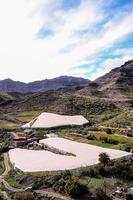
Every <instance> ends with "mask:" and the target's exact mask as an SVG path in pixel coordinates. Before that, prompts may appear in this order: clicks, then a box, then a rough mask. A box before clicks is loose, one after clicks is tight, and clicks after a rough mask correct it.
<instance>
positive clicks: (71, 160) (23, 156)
mask: <svg viewBox="0 0 133 200" xmlns="http://www.w3.org/2000/svg"><path fill="white" fill-rule="evenodd" d="M41 143H44V144H47V145H49V146H52V147H54V148H58V149H60V150H63V151H66V152H71V153H73V154H75V155H76V156H75V157H74V156H66V155H59V154H54V153H52V152H49V151H45V150H40V151H35V150H27V149H12V150H10V151H9V156H10V161H11V162H12V163H14V165H15V167H17V168H19V169H21V170H22V171H24V172H37V171H56V170H65V169H75V168H79V167H82V166H89V165H94V164H97V163H98V158H99V154H100V153H101V152H106V153H107V154H109V156H110V158H111V159H116V158H120V157H124V156H128V155H130V153H128V152H123V151H119V150H113V149H107V148H102V147H97V146H94V145H89V144H85V143H79V142H75V141H70V140H67V139H63V138H48V139H44V140H41Z"/></svg>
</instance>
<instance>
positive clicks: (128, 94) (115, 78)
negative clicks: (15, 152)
mask: <svg viewBox="0 0 133 200" xmlns="http://www.w3.org/2000/svg"><path fill="white" fill-rule="evenodd" d="M78 93H79V94H80V95H88V96H97V97H104V98H110V99H116V100H126V99H132V98H133V60H130V61H128V62H126V63H125V64H123V65H122V66H121V67H118V68H115V69H112V70H111V71H110V72H109V73H107V74H105V75H104V76H102V77H100V78H98V79H96V80H95V81H94V82H91V83H90V84H89V85H88V86H87V87H85V88H83V89H81V90H79V91H78Z"/></svg>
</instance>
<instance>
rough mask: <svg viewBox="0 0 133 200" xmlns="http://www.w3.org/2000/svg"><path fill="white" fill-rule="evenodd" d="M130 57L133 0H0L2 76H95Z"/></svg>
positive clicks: (24, 78) (132, 51) (21, 78)
mask: <svg viewBox="0 0 133 200" xmlns="http://www.w3.org/2000/svg"><path fill="white" fill-rule="evenodd" d="M131 59H133V0H93V1H92V0H19V1H18V0H1V1H0V80H2V79H6V78H11V79H13V80H18V81H23V82H31V81H34V80H42V79H46V78H54V77H57V76H61V75H68V76H77V77H84V78H88V79H90V80H95V79H96V78H97V77H99V76H102V75H104V74H105V73H107V72H109V71H110V70H111V69H113V68H115V67H119V66H120V65H122V64H123V63H124V62H125V61H127V60H131Z"/></svg>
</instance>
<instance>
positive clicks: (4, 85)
mask: <svg viewBox="0 0 133 200" xmlns="http://www.w3.org/2000/svg"><path fill="white" fill-rule="evenodd" d="M89 82H90V81H89V80H88V79H84V78H78V77H72V76H60V77H57V78H53V79H45V80H41V81H34V82H30V83H23V82H19V81H13V80H11V79H5V80H1V81H0V91H1V92H21V93H27V92H44V91H48V90H57V89H60V88H76V87H84V86H87V85H88V84H89Z"/></svg>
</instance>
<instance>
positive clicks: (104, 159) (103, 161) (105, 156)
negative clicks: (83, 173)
mask: <svg viewBox="0 0 133 200" xmlns="http://www.w3.org/2000/svg"><path fill="white" fill-rule="evenodd" d="M99 162H100V163H101V164H102V165H103V166H104V167H105V166H106V165H108V163H109V162H110V157H109V155H108V154H107V153H100V154H99Z"/></svg>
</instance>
